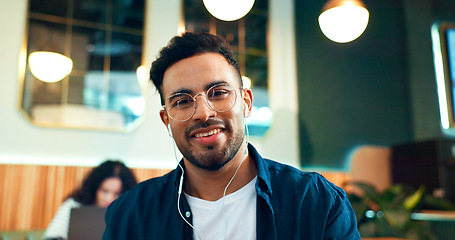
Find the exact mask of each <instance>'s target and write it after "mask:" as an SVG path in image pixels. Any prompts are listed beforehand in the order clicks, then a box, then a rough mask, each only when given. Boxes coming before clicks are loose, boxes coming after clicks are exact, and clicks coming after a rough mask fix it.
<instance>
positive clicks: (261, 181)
mask: <svg viewBox="0 0 455 240" xmlns="http://www.w3.org/2000/svg"><path fill="white" fill-rule="evenodd" d="M248 152H249V154H250V157H251V158H252V159H253V160H254V161H255V163H256V167H257V168H258V188H259V190H260V191H262V192H265V193H267V194H268V195H271V194H272V184H271V183H270V172H269V166H268V165H269V164H268V162H267V161H266V160H265V159H263V158H262V157H261V155H259V153H258V151H257V150H256V148H254V147H253V145H251V144H250V143H249V144H248Z"/></svg>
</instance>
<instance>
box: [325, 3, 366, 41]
mask: <svg viewBox="0 0 455 240" xmlns="http://www.w3.org/2000/svg"><path fill="white" fill-rule="evenodd" d="M369 16H370V14H369V12H368V10H367V9H366V7H365V5H364V4H363V2H362V1H361V0H329V1H328V2H327V3H326V4H325V5H324V7H323V9H322V13H321V15H319V19H318V21H319V27H320V28H321V31H322V33H324V35H325V36H326V37H327V38H329V39H330V40H332V41H334V42H338V43H347V42H351V41H353V40H355V39H356V38H358V37H359V36H360V35H362V33H363V32H364V31H365V29H366V27H367V25H368V19H369Z"/></svg>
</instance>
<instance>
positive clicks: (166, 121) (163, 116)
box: [160, 109, 169, 131]
mask: <svg viewBox="0 0 455 240" xmlns="http://www.w3.org/2000/svg"><path fill="white" fill-rule="evenodd" d="M160 118H161V121H162V122H163V123H164V126H166V128H167V126H168V124H169V116H168V115H167V113H166V110H164V109H161V110H160ZM168 131H169V129H168Z"/></svg>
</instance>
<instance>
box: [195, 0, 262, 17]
mask: <svg viewBox="0 0 455 240" xmlns="http://www.w3.org/2000/svg"><path fill="white" fill-rule="evenodd" d="M203 2H204V5H205V8H207V10H208V11H209V12H210V14H212V15H213V16H214V17H216V18H218V19H220V20H223V21H234V20H237V19H240V18H242V17H243V16H245V15H246V14H247V13H248V12H249V11H250V10H251V8H252V7H253V5H254V0H203Z"/></svg>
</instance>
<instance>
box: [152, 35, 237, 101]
mask: <svg viewBox="0 0 455 240" xmlns="http://www.w3.org/2000/svg"><path fill="white" fill-rule="evenodd" d="M202 53H218V54H221V55H222V56H223V57H224V58H225V59H226V61H227V62H228V63H229V65H231V66H233V67H234V68H235V70H236V72H237V75H238V78H239V81H240V86H241V84H242V78H241V75H240V69H239V66H238V63H237V60H236V59H235V56H234V53H233V52H232V50H231V49H230V47H229V43H228V42H227V41H226V40H225V39H224V38H222V37H219V36H215V35H212V34H209V33H205V32H184V33H183V34H182V35H180V36H175V37H173V38H172V39H171V40H170V41H169V43H168V44H167V46H165V47H163V48H162V49H161V50H160V52H159V54H158V58H157V59H156V60H155V61H154V62H153V63H152V67H151V69H150V80H151V81H152V82H153V84H154V85H155V88H156V89H157V90H158V92H159V93H160V97H161V104H162V105H164V99H163V93H162V89H161V87H162V86H163V77H164V72H165V71H166V70H167V69H168V68H169V67H171V66H172V65H173V64H174V63H176V62H178V61H180V60H182V59H186V58H189V57H192V56H195V55H198V54H202Z"/></svg>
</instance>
